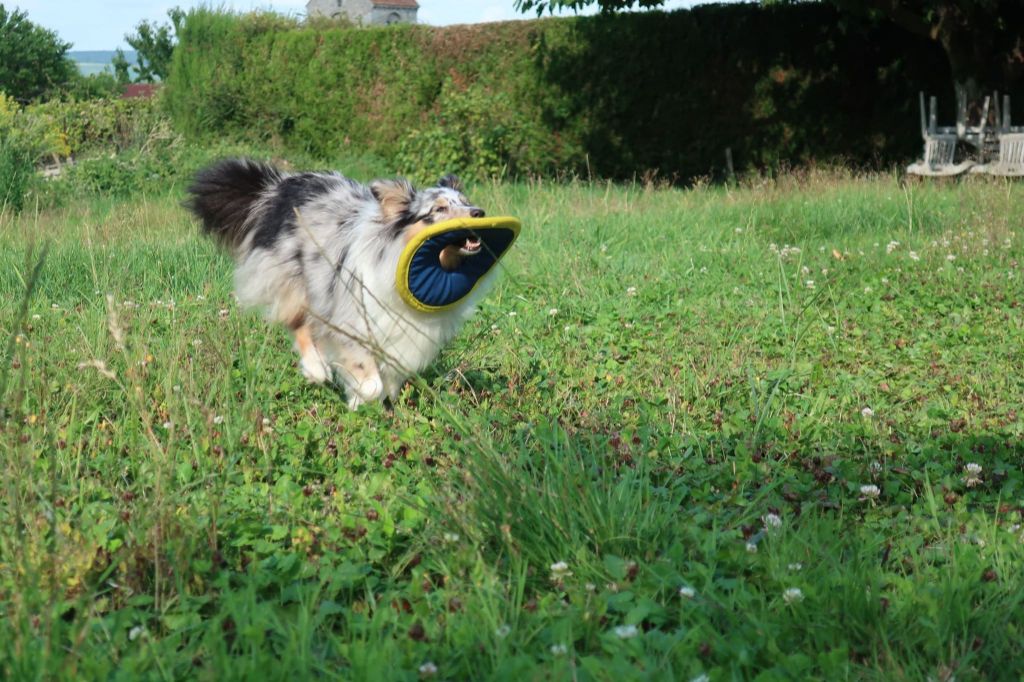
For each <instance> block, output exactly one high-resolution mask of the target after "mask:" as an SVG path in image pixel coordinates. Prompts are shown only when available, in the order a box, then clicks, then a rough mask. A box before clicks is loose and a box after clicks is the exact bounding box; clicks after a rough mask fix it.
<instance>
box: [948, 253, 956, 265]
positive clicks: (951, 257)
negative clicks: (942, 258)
mask: <svg viewBox="0 0 1024 682" xmlns="http://www.w3.org/2000/svg"><path fill="white" fill-rule="evenodd" d="M946 260H948V261H949V262H950V263H952V262H953V261H955V260H956V256H954V255H953V254H951V253H947V254H946Z"/></svg>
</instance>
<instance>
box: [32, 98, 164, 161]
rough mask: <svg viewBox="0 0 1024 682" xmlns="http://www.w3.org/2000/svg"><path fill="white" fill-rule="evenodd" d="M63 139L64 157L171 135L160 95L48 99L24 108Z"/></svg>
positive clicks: (127, 146)
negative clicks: (148, 97)
mask: <svg viewBox="0 0 1024 682" xmlns="http://www.w3.org/2000/svg"><path fill="white" fill-rule="evenodd" d="M25 113H26V115H27V116H29V117H37V118H39V119H42V120H45V121H47V122H48V126H49V127H50V128H52V129H54V130H55V131H56V132H57V134H58V135H59V136H60V137H61V138H62V139H63V141H64V144H65V147H66V149H65V151H64V154H63V155H64V156H67V155H76V156H77V155H79V154H88V153H98V152H110V151H121V150H126V149H132V148H139V147H142V146H144V145H146V144H147V142H148V141H151V140H155V139H164V140H166V139H167V138H169V137H171V136H173V133H172V131H171V127H170V122H169V119H168V118H167V115H166V114H165V113H164V112H163V109H162V107H161V103H160V99H159V97H154V98H151V99H145V98H133V99H121V98H108V99H86V100H66V101H62V100H51V101H49V102H43V103H41V104H35V105H31V106H29V107H26V109H25Z"/></svg>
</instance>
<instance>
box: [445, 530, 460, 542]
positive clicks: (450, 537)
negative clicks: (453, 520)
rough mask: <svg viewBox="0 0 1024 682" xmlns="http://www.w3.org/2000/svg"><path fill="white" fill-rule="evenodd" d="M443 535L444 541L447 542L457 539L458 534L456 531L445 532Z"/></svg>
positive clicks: (456, 540)
mask: <svg viewBox="0 0 1024 682" xmlns="http://www.w3.org/2000/svg"><path fill="white" fill-rule="evenodd" d="M443 537H444V541H445V542H447V543H449V544H451V543H454V542H458V541H459V534H458V533H445V534H444V536H443Z"/></svg>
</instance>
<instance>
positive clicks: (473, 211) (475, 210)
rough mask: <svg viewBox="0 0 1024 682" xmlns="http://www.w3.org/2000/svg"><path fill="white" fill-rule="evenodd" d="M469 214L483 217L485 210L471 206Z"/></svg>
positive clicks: (473, 216)
mask: <svg viewBox="0 0 1024 682" xmlns="http://www.w3.org/2000/svg"><path fill="white" fill-rule="evenodd" d="M469 216H470V217H471V218H483V217H484V210H483V209H482V208H471V209H469Z"/></svg>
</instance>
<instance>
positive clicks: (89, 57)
mask: <svg viewBox="0 0 1024 682" xmlns="http://www.w3.org/2000/svg"><path fill="white" fill-rule="evenodd" d="M115 54H116V52H115V51H114V50H72V51H70V52H68V57H70V58H71V60H72V61H74V62H75V63H76V64H78V70H79V71H80V72H81V73H82V75H84V76H91V75H93V74H96V73H101V72H102V71H103V70H104V69H109V70H110V71H111V72H113V70H114V67H112V66H111V63H112V62H113V61H114V55H115ZM124 56H125V57H127V58H128V62H129V63H130V64H134V63H135V60H136V53H135V50H125V51H124Z"/></svg>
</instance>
